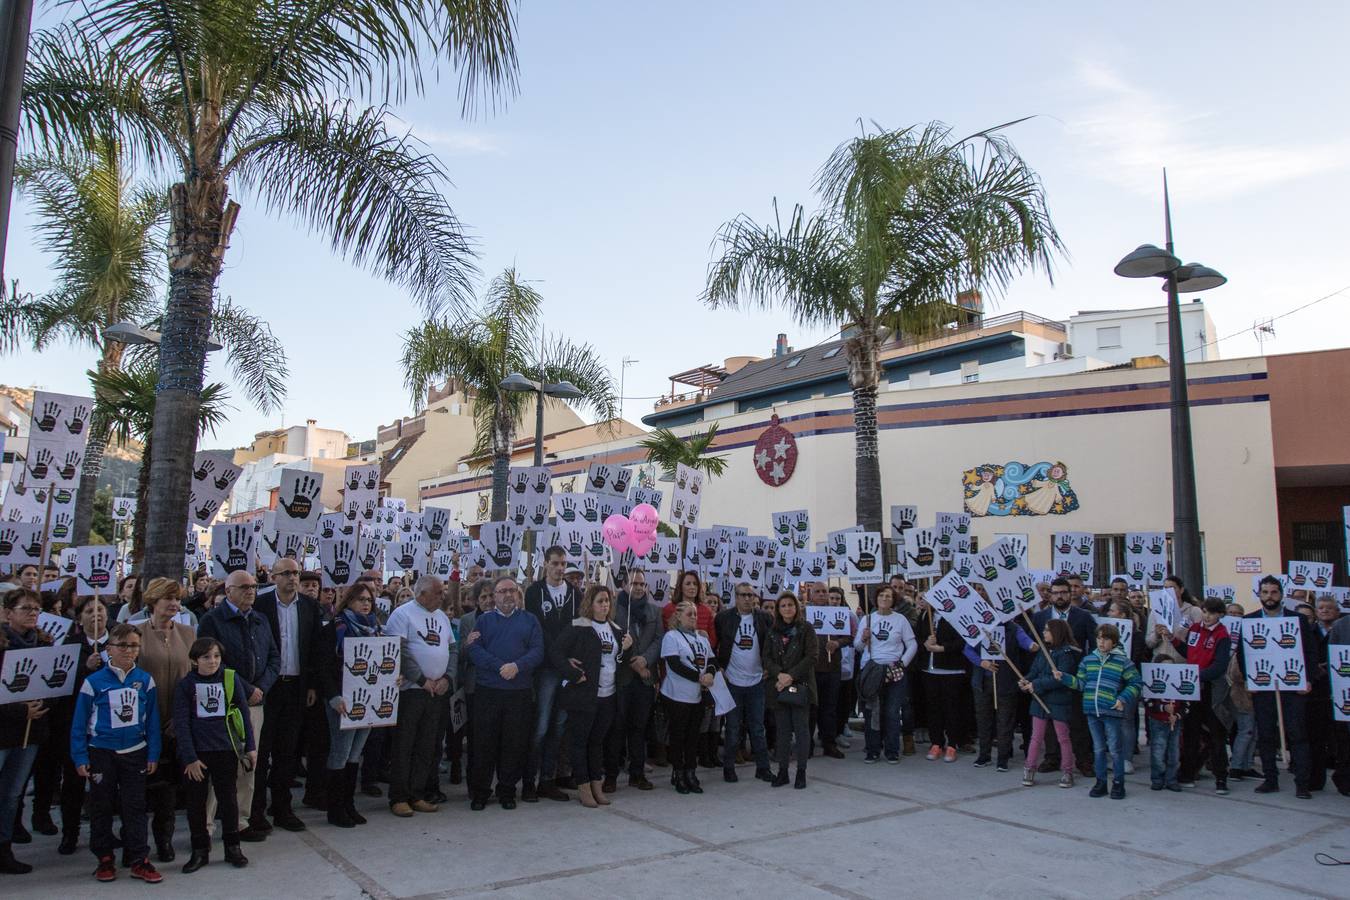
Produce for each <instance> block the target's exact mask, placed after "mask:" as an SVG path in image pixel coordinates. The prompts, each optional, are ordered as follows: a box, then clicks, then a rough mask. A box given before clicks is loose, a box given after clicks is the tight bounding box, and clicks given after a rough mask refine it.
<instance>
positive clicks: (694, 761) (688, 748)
mask: <svg viewBox="0 0 1350 900" xmlns="http://www.w3.org/2000/svg"><path fill="white" fill-rule="evenodd" d="M661 702H662V704H664V705H665V708H666V725H667V727H668V730H669V731H670V749H669V750H668V751H667V754H668V756H669V758H670V765H671V767H672V768H674V769H676V770H679V769H694V768H697V767H698V736H699V733H700V732H701V731H702V729H703V704H702V703H681V702H680V701H678V700H672V699H670V698H669V697H667V696H665V695H664V694H663V695H661Z"/></svg>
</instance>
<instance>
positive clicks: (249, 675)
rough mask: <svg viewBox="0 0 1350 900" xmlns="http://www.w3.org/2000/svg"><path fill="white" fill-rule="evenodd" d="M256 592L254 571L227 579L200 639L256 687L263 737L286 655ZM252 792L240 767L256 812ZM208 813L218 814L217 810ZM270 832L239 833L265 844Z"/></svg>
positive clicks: (258, 730)
mask: <svg viewBox="0 0 1350 900" xmlns="http://www.w3.org/2000/svg"><path fill="white" fill-rule="evenodd" d="M257 592H258V581H257V579H255V578H254V577H253V575H252V574H251V573H249V572H245V571H238V572H231V573H230V575H229V577H228V578H226V579H225V599H224V601H222V602H221V603H219V604H217V605H216V607H215V608H214V609H212V610H211V611H210V612H208V613H207V614H206V615H204V616H202V621H201V625H200V626H199V627H198V629H197V636H198V637H211V638H215V639H216V640H218V641H220V643H221V646H223V647H224V648H225V653H224V657H225V658H224V664H225V666H226V667H227V668H230V669H234V670H235V671H236V672H237V673H239V677H240V678H242V679H244V681H246V682H248V683H249V684H251V685H253V692H252V693H251V694H249V696H248V697H247V698H245V699H246V700H247V702H248V716H249V721H250V722H251V723H252V725H253V733H254V734H262V730H263V723H264V721H265V716H264V708H263V701H264V700H265V699H266V697H267V693H268V692H269V691H270V690H272V686H273V685H274V684H276V681H277V677H278V676H279V674H280V672H281V654H280V652H279V651H278V650H277V645H276V642H275V641H274V640H272V629H271V627H270V626H269V625H268V622H267V619H266V618H264V617H263V616H261V615H258V614H256V613H255V612H254V610H253V603H254V601H255V600H256V599H257ZM241 765H242V764H241ZM253 791H254V773H253V768H252V767H251V766H250V767H244V768H241V770H240V772H239V779H238V785H237V790H236V794H237V796H238V798H239V808H240V809H251V808H252V805H253ZM209 812H210V813H211V814H214V812H215V810H209ZM208 818H209V817H208ZM264 826H265V827H264ZM271 830H272V826H271V825H268V824H267V822H266V820H263V821H260V822H257V823H255V822H253V821H251V820H250V822H249V825H248V827H247V828H245V829H244V830H242V831H240V832H239V840H241V841H250V842H253V843H257V842H258V841H263V840H266V839H267V834H268V832H270V831H271Z"/></svg>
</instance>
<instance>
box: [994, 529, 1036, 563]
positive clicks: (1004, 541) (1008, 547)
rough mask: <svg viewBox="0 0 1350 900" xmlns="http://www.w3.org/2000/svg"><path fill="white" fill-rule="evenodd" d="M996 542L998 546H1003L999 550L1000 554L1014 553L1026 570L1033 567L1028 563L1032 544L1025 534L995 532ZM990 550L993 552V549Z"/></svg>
mask: <svg viewBox="0 0 1350 900" xmlns="http://www.w3.org/2000/svg"><path fill="white" fill-rule="evenodd" d="M994 540H995V542H996V545H999V544H1001V545H1002V548H1001V549H1000V550H999V553H1000V554H1002V553H1008V552H1010V553H1012V554H1013V555H1014V556H1016V557H1017V563H1018V565H1020V566H1021V567H1022V568H1024V569H1025V568H1027V567H1028V566H1029V565H1031V564H1030V562H1028V556H1027V553H1028V551H1029V549H1030V547H1031V542H1030V541H1029V540H1028V539H1027V536H1026V535H1025V534H1022V533H1020V532H1019V533H1016V534H1013V533H1010V532H1006V531H996V532H994ZM989 549H991V550H992V549H993V547H990V548H989Z"/></svg>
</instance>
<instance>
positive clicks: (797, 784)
mask: <svg viewBox="0 0 1350 900" xmlns="http://www.w3.org/2000/svg"><path fill="white" fill-rule="evenodd" d="M792 787H793V789H795V790H798V791H800V790H801V789H802V788H804V787H806V766H798V767H797V780H796V781H794V782H793V783H792Z"/></svg>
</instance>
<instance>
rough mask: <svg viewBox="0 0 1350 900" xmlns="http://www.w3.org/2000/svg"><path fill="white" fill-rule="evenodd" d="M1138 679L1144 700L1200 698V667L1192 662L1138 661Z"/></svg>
mask: <svg viewBox="0 0 1350 900" xmlns="http://www.w3.org/2000/svg"><path fill="white" fill-rule="evenodd" d="M1122 643H1123V642H1122ZM1139 681H1140V687H1139V694H1140V696H1141V697H1143V698H1144V699H1145V700H1189V701H1195V700H1199V699H1200V667H1199V666H1197V665H1194V664H1192V663H1140V664H1139Z"/></svg>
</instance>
